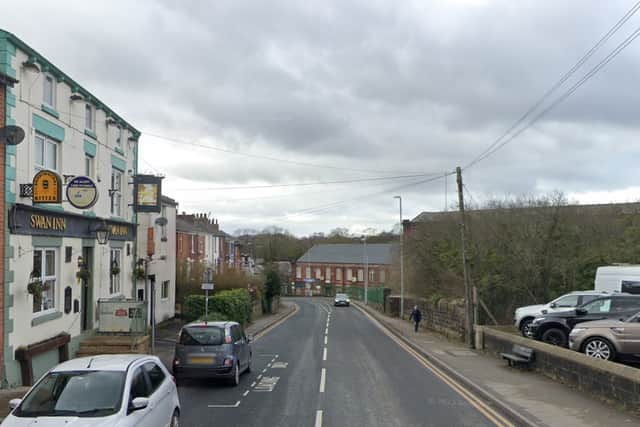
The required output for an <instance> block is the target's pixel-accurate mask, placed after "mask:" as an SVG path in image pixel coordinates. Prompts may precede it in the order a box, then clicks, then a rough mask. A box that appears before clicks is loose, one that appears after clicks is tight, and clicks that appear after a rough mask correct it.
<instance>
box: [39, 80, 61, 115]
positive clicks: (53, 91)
mask: <svg viewBox="0 0 640 427" xmlns="http://www.w3.org/2000/svg"><path fill="white" fill-rule="evenodd" d="M48 81H51V99H50V101H51V102H47V82H48ZM56 85H57V82H56V78H55V77H53V76H52V75H51V74H49V73H46V74H44V76H43V78H42V103H43V104H44V105H46V106H48V107H51V108H53V109H54V110H55V109H56Z"/></svg>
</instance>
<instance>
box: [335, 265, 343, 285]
mask: <svg viewBox="0 0 640 427" xmlns="http://www.w3.org/2000/svg"><path fill="white" fill-rule="evenodd" d="M336 282H342V268H336Z"/></svg>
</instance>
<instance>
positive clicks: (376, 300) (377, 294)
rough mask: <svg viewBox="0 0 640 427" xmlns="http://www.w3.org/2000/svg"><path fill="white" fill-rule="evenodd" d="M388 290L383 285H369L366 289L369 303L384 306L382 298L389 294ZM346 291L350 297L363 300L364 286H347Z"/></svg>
mask: <svg viewBox="0 0 640 427" xmlns="http://www.w3.org/2000/svg"><path fill="white" fill-rule="evenodd" d="M389 292H390V290H389V289H387V288H385V287H383V286H376V287H373V286H370V287H369V288H368V289H367V301H368V302H369V304H374V305H379V306H380V307H381V308H383V307H384V300H385V298H386V296H387V295H388V294H389ZM346 293H347V295H349V296H350V297H351V298H354V299H357V300H361V301H364V288H363V287H362V286H347V288H346Z"/></svg>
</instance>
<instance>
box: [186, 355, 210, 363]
mask: <svg viewBox="0 0 640 427" xmlns="http://www.w3.org/2000/svg"><path fill="white" fill-rule="evenodd" d="M213 360H214V359H213V357H202V356H198V357H190V358H189V363H192V364H194V365H211V364H213Z"/></svg>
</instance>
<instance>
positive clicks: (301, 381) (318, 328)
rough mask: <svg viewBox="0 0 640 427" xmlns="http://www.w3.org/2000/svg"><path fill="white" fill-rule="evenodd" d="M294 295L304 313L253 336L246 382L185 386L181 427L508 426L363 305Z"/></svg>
mask: <svg viewBox="0 0 640 427" xmlns="http://www.w3.org/2000/svg"><path fill="white" fill-rule="evenodd" d="M294 301H295V302H296V303H297V304H298V306H299V308H300V309H299V311H298V312H297V313H296V314H295V315H293V316H292V317H290V318H289V319H288V320H286V321H285V322H284V323H282V324H281V325H279V326H277V327H276V328H274V329H272V330H270V331H269V332H268V333H266V334H265V335H264V336H262V337H260V338H259V339H258V340H256V341H255V342H254V343H253V355H254V357H253V366H252V372H251V373H248V374H245V375H243V376H242V378H241V384H240V386H238V387H230V386H228V385H225V384H215V383H211V382H210V381H206V380H197V381H191V382H187V383H185V384H184V385H183V386H181V387H180V389H179V393H180V401H181V404H182V417H181V418H182V419H181V424H182V425H184V426H187V427H190V426H193V427H199V426H203V427H204V426H207V427H209V426H212V425H224V426H295V427H299V426H315V427H319V426H385V427H387V426H399V427H408V426H443V427H444V426H446V427H455V426H474V427H479V426H496V425H497V426H501V427H502V426H509V424H508V423H504V422H501V420H500V418H499V415H496V414H493V415H492V413H491V410H490V409H488V408H486V407H484V406H483V405H482V403H479V402H477V401H475V400H474V399H473V397H464V396H463V394H464V393H465V392H464V391H456V390H454V388H453V387H455V386H456V385H455V384H452V385H451V384H450V383H448V380H447V379H446V378H442V377H439V376H438V373H436V372H434V371H432V370H431V369H429V368H428V364H425V363H427V362H424V361H421V360H419V359H418V358H417V357H414V356H413V355H411V354H410V353H409V352H408V351H407V349H405V348H403V347H401V345H400V344H399V343H398V342H396V341H395V340H393V339H392V338H391V337H390V336H388V335H387V334H385V333H384V332H383V331H382V330H381V329H379V328H378V327H377V326H376V325H375V324H374V323H373V321H372V320H371V319H370V318H368V317H367V316H366V315H365V314H363V313H362V312H360V311H359V310H357V309H356V308H354V307H350V308H346V307H337V308H334V307H332V306H331V305H330V304H329V301H328V300H324V299H303V298H300V299H296V300H294ZM491 419H493V421H491Z"/></svg>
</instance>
